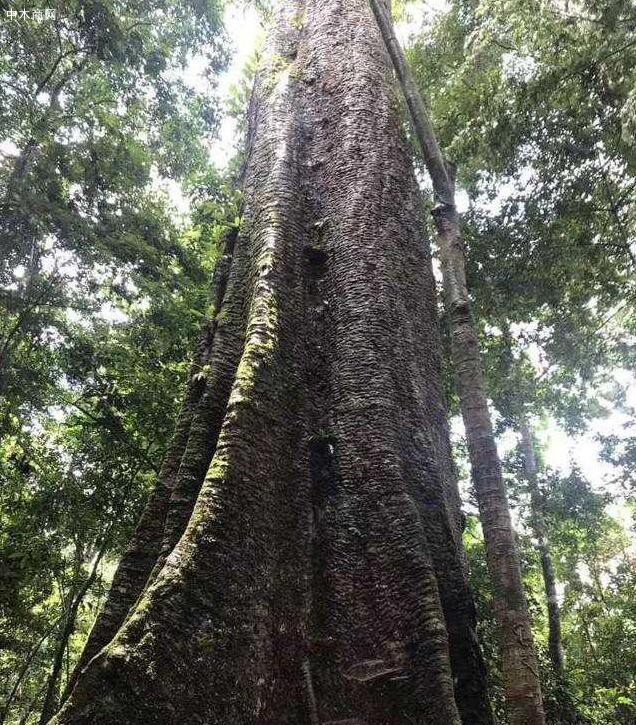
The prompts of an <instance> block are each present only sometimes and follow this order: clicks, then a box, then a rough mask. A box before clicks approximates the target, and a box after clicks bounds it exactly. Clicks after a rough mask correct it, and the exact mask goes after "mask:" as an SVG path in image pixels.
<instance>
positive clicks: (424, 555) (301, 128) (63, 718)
mask: <svg viewBox="0 0 636 725" xmlns="http://www.w3.org/2000/svg"><path fill="white" fill-rule="evenodd" d="M283 5H284V8H283V10H282V11H281V14H280V17H279V21H278V24H277V27H276V30H275V31H274V32H273V34H272V37H271V39H270V43H269V46H268V48H267V50H266V53H265V58H264V66H263V69H262V71H261V73H260V74H259V77H258V79H257V83H256V87H255V91H254V99H253V102H252V104H251V107H250V117H249V121H250V140H251V142H250V147H249V155H248V164H247V171H246V176H245V182H244V196H245V211H244V222H243V226H242V230H241V233H240V235H239V238H238V240H237V242H236V246H235V249H234V255H233V260H232V266H231V272H230V275H229V279H228V284H227V290H226V293H225V296H224V299H223V304H222V306H221V309H220V313H219V315H218V316H217V318H216V324H217V327H216V332H215V336H214V340H213V343H212V347H211V351H210V361H211V362H210V367H211V375H212V376H213V379H214V385H211V384H210V381H209V380H208V385H207V389H206V390H207V395H204V396H203V397H202V398H201V401H200V403H199V413H200V415H208V416H209V421H212V423H213V422H214V421H215V420H217V418H218V420H219V421H220V426H219V431H218V433H215V432H214V425H208V428H207V430H208V433H207V434H204V433H205V432H204V431H201V432H200V434H199V433H196V434H195V437H194V439H193V432H192V430H191V431H190V434H189V440H188V444H187V445H186V447H185V449H184V452H183V455H182V459H181V463H180V471H179V474H178V476H177V483H176V487H175V489H174V491H173V494H172V495H171V503H170V506H169V509H168V512H167V514H166V518H165V525H164V531H163V547H164V549H163V553H162V554H161V555H160V557H159V559H158V562H159V563H158V564H157V565H155V571H154V572H153V574H152V575H151V581H150V584H149V585H148V586H147V588H146V590H145V591H144V593H143V594H142V596H141V598H140V599H139V601H138V602H137V604H136V605H135V606H134V608H133V611H132V613H131V614H129V615H128V617H127V619H126V621H125V623H124V625H123V626H122V627H121V629H120V630H119V632H118V633H117V634H116V636H115V637H114V638H113V639H112V641H111V642H110V643H109V644H108V645H107V646H106V647H105V648H104V649H102V650H101V652H99V653H98V654H97V656H96V657H94V658H93V659H92V660H91V661H90V663H89V664H88V666H87V667H86V669H85V670H84V671H83V672H82V673H81V674H80V676H79V678H78V680H77V684H76V686H75V688H74V691H73V693H72V694H71V696H70V698H69V700H68V702H67V704H66V705H65V707H64V708H63V710H62V712H61V713H60V714H59V715H58V716H57V718H56V719H55V720H54V722H55V723H57V724H58V725H61V724H62V723H86V725H88V723H90V724H91V725H101V724H105V723H109V724H112V725H115V723H117V724H121V723H131V724H132V723H135V724H136V723H139V724H141V723H144V724H146V723H156V724H157V725H158V724H159V723H160V724H161V725H170V724H172V723H174V724H175V725H176V724H177V723H179V724H181V723H188V724H196V723H201V724H203V723H206V725H210V724H217V723H218V725H248V724H250V723H255V724H256V723H270V724H271V725H284V724H286V723H288V724H289V725H302V724H304V723H307V724H310V725H316V724H317V723H321V724H322V725H326V724H327V723H332V725H333V724H335V723H344V722H348V723H350V724H351V725H352V724H353V723H366V724H367V725H392V724H395V725H397V724H400V725H402V724H404V725H406V724H407V723H422V724H424V723H426V724H430V725H459V723H460V722H462V720H463V723H464V724H465V725H468V724H469V723H470V725H481V724H482V723H484V724H485V723H491V722H492V718H491V714H490V708H489V704H488V698H487V694H486V691H485V679H484V672H483V665H482V661H481V657H480V653H479V648H478V645H477V641H476V637H475V633H474V624H475V622H474V610H473V604H472V599H471V596H470V592H469V590H468V588H467V585H466V572H465V560H464V554H463V550H462V545H461V530H460V529H461V524H460V511H459V497H458V493H457V487H456V482H455V478H454V471H453V466H452V462H451V459H450V446H449V442H448V431H447V420H446V410H445V405H444V401H443V397H442V392H441V383H440V377H441V376H440V359H439V339H438V326H437V319H436V304H435V293H434V281H433V275H432V270H431V259H430V251H429V248H428V244H427V243H426V242H425V241H424V235H423V214H422V209H421V206H420V200H419V194H418V190H417V185H416V182H415V179H414V174H413V169H412V165H411V160H410V155H409V149H408V146H407V144H406V143H405V141H404V139H403V137H402V132H401V123H400V118H399V113H398V103H397V100H396V96H395V93H394V89H393V86H392V83H391V74H390V66H389V61H388V58H387V55H386V52H385V50H384V47H383V44H382V41H381V38H380V35H379V33H378V31H377V28H376V25H375V22H374V20H373V16H372V13H371V10H370V8H369V6H368V4H367V2H366V0H347V2H342V0H311V1H309V2H306V3H301V2H291V1H290V2H286V3H284V4H283ZM228 381H230V383H231V384H230V386H229V387H230V390H229V391H228V393H229V397H228V396H226V395H225V392H226V390H227V382H228ZM209 421H208V422H209ZM210 431H211V433H210ZM197 436H198V439H197ZM193 440H195V442H196V441H197V440H199V442H200V443H201V445H203V447H205V445H207V446H211V447H212V449H213V450H212V453H213V455H212V461H211V464H210V465H209V468H208V470H207V474H206V475H205V480H204V481H203V482H201V480H200V478H201V476H199V474H198V471H199V470H200V468H201V462H202V460H203V457H202V454H201V445H199V444H198V443H197V445H194V444H193V443H192V441H193ZM191 444H192V445H191ZM193 458H194V463H193ZM179 480H181V481H182V484H180V483H179ZM199 486H200V490H199ZM180 490H181V491H182V492H183V494H184V495H183V497H181V498H180V497H179V495H177V496H175V492H177V494H178V492H179V491H180ZM193 494H194V495H196V494H198V498H197V499H196V504H195V505H194V509H193V510H190V509H189V505H190V504H189V503H188V502H189V501H192V499H193ZM186 519H187V526H186V528H185V531H183V533H182V534H181V531H180V527H181V525H182V523H183V522H184V521H186ZM176 533H179V535H180V538H179V539H178V541H176V542H174V543H173V545H172V546H173V548H171V551H170V552H169V553H168V552H167V551H166V548H170V542H171V541H174V537H175V534H176ZM165 554H167V556H166V558H165V561H163V562H162V558H161V557H162V556H163V555H165ZM460 712H461V716H460ZM460 717H461V719H460Z"/></svg>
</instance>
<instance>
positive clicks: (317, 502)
mask: <svg viewBox="0 0 636 725" xmlns="http://www.w3.org/2000/svg"><path fill="white" fill-rule="evenodd" d="M309 470H310V473H311V489H312V490H311V498H312V503H313V505H314V507H317V508H319V509H322V507H323V506H324V505H325V503H326V501H327V499H329V498H331V497H332V496H335V494H336V492H337V489H338V470H337V464H336V439H335V437H334V436H332V435H329V434H325V435H318V436H315V437H314V438H313V439H312V440H311V441H310V444H309Z"/></svg>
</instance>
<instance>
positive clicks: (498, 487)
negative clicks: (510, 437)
mask: <svg viewBox="0 0 636 725" xmlns="http://www.w3.org/2000/svg"><path fill="white" fill-rule="evenodd" d="M371 4H372V5H373V9H374V12H375V15H376V18H377V20H378V24H379V26H380V28H381V31H382V34H383V37H384V40H385V42H386V45H387V48H388V50H389V53H390V55H391V58H392V61H393V64H394V66H395V69H396V72H397V75H398V77H399V79H400V83H401V85H402V90H403V92H404V96H405V98H406V102H407V105H408V108H409V111H410V114H411V119H412V122H413V128H414V130H415V135H416V137H417V140H418V142H419V145H420V148H421V150H422V154H423V156H424V161H425V164H426V168H427V170H428V172H429V174H430V177H431V181H432V185H433V191H434V194H435V200H436V206H435V208H434V209H433V217H434V220H435V226H436V229H437V239H438V245H439V254H440V260H441V266H442V275H443V280H444V293H445V303H446V308H447V313H448V318H449V327H450V335H451V354H452V360H453V363H454V367H455V372H456V375H457V383H458V390H459V400H460V407H461V411H462V417H463V420H464V426H465V428H466V438H467V442H468V451H469V456H470V463H471V469H472V477H473V483H474V489H475V496H476V498H477V502H478V504H479V513H480V516H481V521H482V527H483V530H484V538H485V541H486V555H487V560H488V570H489V573H490V579H491V582H492V587H493V597H494V609H495V613H496V616H497V621H498V624H499V627H500V630H501V641H502V660H503V674H504V682H505V690H506V701H507V705H508V709H509V714H510V719H511V722H512V723H514V724H515V725H533V724H535V723H536V724H537V725H540V724H541V723H543V722H545V715H544V712H543V702H542V696H541V683H540V680H539V667H538V661H537V656H536V652H535V648H534V643H533V638H532V628H531V625H530V617H529V614H528V606H527V602H526V597H525V593H524V590H523V582H522V579H521V566H520V561H519V554H518V551H517V545H516V542H515V534H514V530H513V527H512V520H511V517H510V508H509V506H508V498H507V494H506V488H505V484H504V480H503V474H502V470H501V461H500V460H499V454H498V452H497V443H496V441H495V432H494V429H493V425H492V421H491V418H490V411H489V409H488V398H487V391H486V377H485V373H484V368H483V363H482V359H481V353H480V350H479V339H478V336H477V329H476V325H475V322H474V319H473V315H472V309H471V301H470V297H469V293H468V287H467V284H466V266H465V261H464V249H463V241H462V234H461V229H460V222H459V215H458V212H457V207H456V204H455V169H454V167H453V166H452V165H451V164H450V163H449V162H447V161H446V160H445V159H444V157H443V155H442V152H441V149H440V147H439V143H438V141H437V137H436V135H435V131H434V129H433V125H432V123H431V121H430V118H429V115H428V112H427V109H426V106H425V104H424V100H423V98H422V95H421V94H420V91H419V89H418V87H417V85H416V83H415V80H414V78H413V75H412V73H411V71H410V69H409V67H408V64H407V62H406V58H405V56H404V52H403V50H402V48H401V46H400V45H399V43H398V41H397V38H396V36H395V33H394V32H393V28H392V23H391V19H390V16H389V12H388V10H387V8H386V5H385V4H383V2H382V0H372V2H371Z"/></svg>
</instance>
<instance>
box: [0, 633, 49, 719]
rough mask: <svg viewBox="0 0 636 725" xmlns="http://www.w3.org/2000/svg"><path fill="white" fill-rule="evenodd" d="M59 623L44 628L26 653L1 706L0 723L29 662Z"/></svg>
mask: <svg viewBox="0 0 636 725" xmlns="http://www.w3.org/2000/svg"><path fill="white" fill-rule="evenodd" d="M58 624H59V621H56V622H55V623H54V624H53V625H52V626H51V627H49V629H47V630H46V632H45V633H44V634H43V635H42V636H41V637H40V639H39V640H38V641H37V642H36V643H35V646H34V647H33V649H32V650H31V651H30V652H29V654H28V655H27V658H26V660H25V661H24V664H23V665H22V668H21V669H20V671H19V672H18V676H17V677H16V679H15V682H14V683H13V687H12V688H11V692H10V693H9V695H8V697H7V699H6V701H5V703H4V705H3V708H2V712H0V725H4V723H5V721H6V719H7V716H8V715H9V710H10V708H11V705H12V704H13V700H14V698H15V696H16V694H17V692H18V690H19V689H20V685H21V684H22V682H23V681H24V678H25V677H26V674H27V672H28V671H29V669H30V667H31V664H32V663H33V660H34V659H35V656H36V655H37V653H38V652H39V650H40V647H41V646H42V645H43V644H44V641H45V640H46V639H47V638H48V637H50V635H51V633H52V632H53V630H54V629H55V628H56V627H57V625H58Z"/></svg>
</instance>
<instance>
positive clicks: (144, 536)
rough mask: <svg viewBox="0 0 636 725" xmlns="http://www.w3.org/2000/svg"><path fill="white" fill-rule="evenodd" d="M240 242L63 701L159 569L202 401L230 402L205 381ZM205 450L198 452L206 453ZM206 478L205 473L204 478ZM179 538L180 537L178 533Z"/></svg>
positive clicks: (221, 268) (223, 268)
mask: <svg viewBox="0 0 636 725" xmlns="http://www.w3.org/2000/svg"><path fill="white" fill-rule="evenodd" d="M235 241H236V233H235V232H234V231H231V232H229V233H228V235H227V237H226V239H225V240H224V249H223V254H222V256H221V257H220V259H219V261H218V262H217V265H216V268H215V272H214V277H213V279H212V294H211V298H212V299H211V303H212V309H213V310H214V314H213V317H212V318H211V319H210V320H208V321H206V323H205V325H204V329H203V332H202V335H201V339H200V341H199V345H198V348H197V352H196V356H195V361H194V364H193V366H192V370H191V371H190V376H189V379H188V385H187V388H186V393H185V398H184V401H183V404H182V407H181V410H180V412H179V416H178V419H177V424H176V427H175V431H174V434H173V436H172V440H171V441H170V445H169V447H168V452H167V454H166V457H165V459H164V461H163V465H162V467H161V470H160V472H159V475H158V477H157V484H156V486H155V488H154V490H153V492H152V493H151V495H150V498H149V500H148V503H147V504H146V507H145V509H144V511H143V513H142V515H141V518H140V519H139V522H138V524H137V526H136V528H135V532H134V534H133V537H132V539H131V541H130V543H129V545H128V548H127V550H126V552H125V553H124V555H123V556H122V558H121V559H120V561H119V564H118V566H117V570H116V572H115V576H114V577H113V583H112V585H111V588H110V590H109V593H108V597H107V599H106V603H105V604H104V608H103V609H102V611H101V612H100V614H99V616H98V618H97V620H96V622H95V624H94V626H93V628H92V629H91V632H90V634H89V637H88V640H87V642H86V645H85V646H84V650H83V652H82V654H81V656H80V659H79V661H78V663H77V665H76V666H75V669H74V671H73V673H72V675H71V678H70V680H69V684H68V686H67V688H66V692H65V693H64V696H63V698H62V699H63V701H64V700H66V698H67V697H68V695H69V694H70V691H71V690H72V688H73V687H74V685H75V682H76V681H77V678H78V676H79V674H80V672H81V671H82V670H83V669H84V668H85V667H86V665H87V664H88V662H90V660H91V659H92V658H93V657H94V656H95V655H96V654H97V653H98V652H99V651H100V650H101V649H102V647H104V646H105V645H107V644H108V643H109V642H110V641H111V640H112V638H113V637H114V636H115V634H117V631H118V629H119V628H120V627H121V625H122V624H123V623H124V621H125V619H126V617H127V616H128V614H129V613H130V612H131V610H132V608H133V607H134V605H135V603H136V602H137V600H138V599H139V597H140V596H141V594H142V592H143V591H144V588H145V587H146V584H147V582H148V579H149V577H150V575H151V572H152V571H153V569H154V568H155V567H157V562H158V560H159V559H160V557H161V554H162V545H163V544H164V539H165V538H166V518H167V516H168V514H169V511H170V510H171V509H172V508H176V507H177V506H180V505H182V501H181V499H182V497H181V496H179V495H178V494H177V493H176V492H175V489H176V487H177V483H178V481H179V474H180V471H181V464H182V460H183V458H184V452H185V451H186V450H187V448H188V446H189V447H190V452H192V448H193V445H194V444H193V443H191V442H190V439H191V437H192V438H194V437H195V435H196V431H197V429H199V430H200V429H201V428H202V427H203V426H202V424H201V420H200V419H201V417H202V415H203V413H204V411H206V408H205V407H204V406H202V403H201V401H202V398H203V397H204V395H206V394H207V395H210V393H209V392H208V388H211V389H212V388H213V389H214V393H215V394H216V395H217V396H218V398H219V399H220V400H221V401H222V402H221V405H224V404H225V402H224V395H223V390H217V388H216V387H214V383H215V382H216V381H215V380H210V381H207V380H206V370H208V369H209V362H210V357H211V350H212V346H213V342H214V338H215V333H216V328H217V325H218V322H217V318H218V315H219V314H220V310H221V308H222V304H223V299H224V296H225V291H226V288H227V284H228V277H229V273H230V268H231V262H232V254H233V250H234V244H235ZM226 399H227V396H225V401H226ZM206 412H207V411H206ZM197 427H198V428H197ZM219 428H220V424H218V425H217V426H216V430H215V428H214V426H213V425H211V426H207V427H206V428H205V431H204V434H203V436H204V437H205V438H206V439H209V441H210V443H208V441H207V440H206V442H205V445H203V446H200V448H203V449H204V451H205V450H207V449H208V448H209V447H210V445H213V441H214V440H215V438H216V436H218V429H219ZM193 430H194V431H195V433H194V434H193ZM204 451H203V452H201V453H200V454H199V455H202V456H203V457H205V455H206V454H205V452H204ZM191 457H192V456H191ZM211 457H212V452H210V453H209V455H208V456H207V459H206V461H207V462H206V463H205V466H207V465H209V463H210V459H211ZM202 478H203V473H202V474H201V480H202ZM199 485H200V481H199ZM197 494H198V490H197V491H196V492H195V493H194V494H193V496H192V498H191V504H190V512H191V511H192V507H193V506H194V499H195V498H196V495H197ZM175 500H178V503H175ZM184 528H185V525H184V526H183V528H182V529H181V531H180V532H179V535H180V534H181V533H183V529H184ZM176 538H177V539H178V536H177V537H176Z"/></svg>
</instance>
